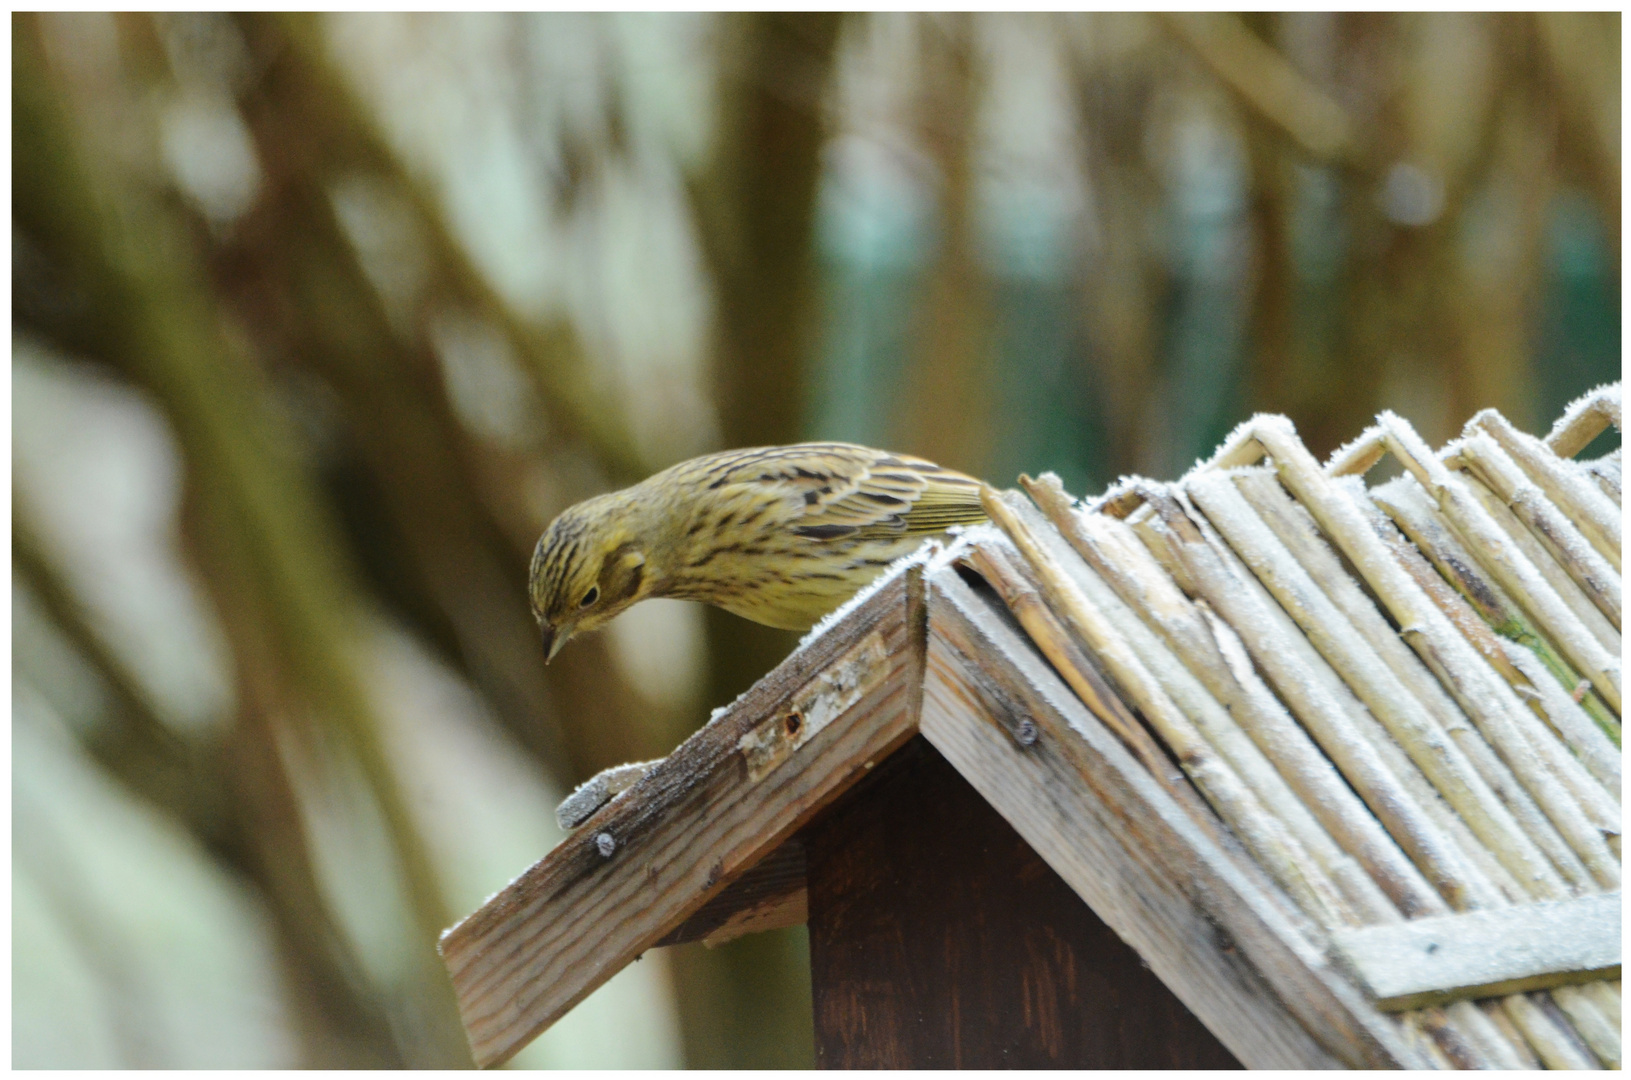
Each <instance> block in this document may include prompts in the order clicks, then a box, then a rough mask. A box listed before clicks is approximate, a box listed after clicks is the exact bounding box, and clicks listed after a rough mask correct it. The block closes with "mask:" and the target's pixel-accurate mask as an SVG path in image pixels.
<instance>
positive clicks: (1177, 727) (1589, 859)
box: [441, 384, 1620, 1068]
mask: <svg viewBox="0 0 1631 1080" xmlns="http://www.w3.org/2000/svg"><path fill="white" fill-rule="evenodd" d="M1619 422H1620V420H1619V386H1618V385H1617V384H1616V385H1614V386H1611V387H1605V388H1601V389H1600V390H1598V391H1594V392H1593V393H1592V394H1590V395H1587V396H1586V397H1585V398H1583V399H1582V400H1581V401H1580V402H1577V403H1576V404H1575V405H1574V406H1572V407H1571V408H1570V410H1569V411H1568V413H1566V414H1565V416H1564V417H1562V418H1561V419H1560V420H1559V422H1558V424H1557V425H1556V427H1554V429H1553V430H1552V432H1551V434H1550V435H1549V436H1547V437H1546V438H1545V439H1537V438H1532V437H1530V436H1528V435H1525V434H1523V433H1522V432H1519V431H1517V430H1516V429H1514V428H1513V427H1512V426H1511V425H1510V424H1509V423H1507V422H1506V421H1505V420H1504V419H1503V418H1501V417H1500V415H1499V414H1496V413H1493V412H1488V411H1486V412H1484V413H1480V414H1479V415H1478V416H1476V417H1474V418H1473V419H1472V420H1471V421H1470V422H1469V423H1468V424H1467V426H1466V428H1465V430H1464V432H1463V434H1462V437H1461V438H1459V439H1457V440H1455V441H1454V442H1452V443H1451V444H1449V445H1448V446H1446V447H1445V448H1443V449H1442V450H1440V451H1438V452H1436V453H1435V452H1433V451H1432V450H1430V449H1429V448H1428V447H1427V445H1426V444H1425V443H1424V442H1423V441H1422V440H1421V439H1420V438H1419V437H1418V436H1417V434H1416V433H1415V431H1414V430H1413V429H1412V428H1411V427H1410V425H1409V424H1408V423H1407V422H1405V421H1404V420H1402V419H1401V418H1399V417H1397V416H1394V415H1392V414H1388V413H1384V414H1382V416H1380V417H1378V419H1377V423H1376V426H1374V427H1373V428H1371V429H1370V430H1368V431H1367V432H1365V433H1364V434H1363V435H1362V436H1361V437H1360V438H1359V439H1357V440H1356V441H1355V442H1354V443H1352V444H1350V445H1349V446H1347V447H1344V448H1343V449H1341V450H1339V451H1338V452H1337V453H1336V454H1335V455H1334V456H1333V457H1332V458H1331V460H1330V461H1329V462H1328V463H1326V464H1325V465H1323V466H1322V465H1320V464H1319V463H1318V462H1316V461H1315V460H1314V458H1313V457H1312V456H1311V455H1310V454H1309V453H1308V451H1307V450H1306V449H1304V448H1303V446H1302V445H1301V443H1300V442H1298V440H1297V438H1296V435H1295V433H1294V431H1293V430H1292V428H1291V425H1290V423H1289V422H1288V421H1286V420H1284V419H1283V418H1280V417H1271V416H1260V417H1256V418H1254V419H1253V420H1251V421H1249V422H1248V423H1246V424H1244V425H1242V426H1241V428H1240V429H1239V430H1237V431H1236V432H1235V433H1234V434H1233V435H1232V436H1231V437H1230V438H1229V439H1228V440H1227V441H1226V442H1225V444H1224V445H1223V446H1222V447H1220V448H1219V450H1218V452H1217V454H1215V455H1214V457H1213V458H1212V459H1211V460H1210V461H1207V462H1205V463H1202V464H1199V465H1197V466H1196V468H1195V469H1194V470H1193V471H1192V472H1191V473H1189V474H1188V475H1187V476H1186V477H1184V478H1183V479H1182V480H1180V481H1178V482H1176V483H1170V484H1163V483H1157V482H1154V481H1147V480H1141V479H1128V480H1124V481H1122V482H1121V483H1119V484H1118V485H1116V487H1114V488H1112V489H1111V491H1109V492H1108V493H1106V494H1105V495H1104V496H1103V497H1101V498H1099V499H1097V500H1094V501H1091V502H1089V503H1085V504H1075V503H1073V502H1072V500H1071V499H1070V498H1069V497H1068V496H1066V495H1065V494H1064V493H1063V491H1062V490H1061V489H1060V488H1059V487H1058V484H1057V481H1056V480H1052V479H1051V478H1049V477H1044V478H1043V479H1042V480H1040V481H1029V480H1027V481H1026V487H1027V489H1028V491H1029V494H1030V495H1031V499H1032V501H1027V500H1026V499H1025V498H1024V496H1022V495H1020V493H1018V492H1008V493H1001V494H999V493H996V492H991V493H989V497H988V504H987V505H988V509H989V510H990V512H991V514H992V517H993V524H992V525H990V526H981V527H980V528H977V529H972V530H968V531H967V532H965V533H963V534H962V535H960V536H958V537H956V538H955V539H954V540H953V541H951V542H950V543H949V544H947V545H945V546H938V545H931V546H929V547H927V548H925V549H924V550H922V551H920V552H919V553H918V554H916V555H914V556H912V557H911V558H909V559H906V560H903V561H902V562H901V563H898V564H896V565H895V566H894V567H892V568H891V569H890V570H889V571H888V572H887V573H886V574H885V575H884V576H883V577H881V578H880V579H879V580H878V581H877V582H876V583H874V585H873V586H872V587H870V588H869V589H868V590H866V591H865V592H864V593H863V594H862V595H860V596H858V597H857V598H856V599H855V600H854V601H852V602H851V603H850V604H848V605H846V606H845V607H844V608H843V609H842V610H840V611H839V612H837V613H835V614H834V615H833V616H831V617H829V619H827V620H826V621H825V622H824V623H823V624H822V625H821V626H819V627H817V628H816V629H815V630H814V631H812V632H811V634H810V635H809V636H808V637H807V638H806V639H805V640H804V641H803V642H802V643H801V644H800V647H799V648H798V649H797V650H795V651H794V652H793V653H792V655H790V656H789V657H788V658H787V659H786V660H785V661H784V662H783V663H782V664H781V665H780V666H778V667H777V668H776V669H775V670H774V671H772V672H771V673H770V674H768V675H767V676H765V677H764V678H763V679H761V680H760V681H759V682H758V683H757V684H756V685H755V686H753V687H752V688H751V689H750V690H749V691H748V692H747V693H745V694H744V695H742V697H741V698H739V699H738V700H737V701H736V702H735V703H734V704H732V705H731V706H730V707H728V708H726V709H723V710H720V711H719V712H718V713H716V714H715V716H714V717H713V718H712V719H711V720H710V721H709V723H708V724H707V725H706V726H704V727H703V728H702V729H701V730H699V731H698V732H697V733H696V734H695V735H693V736H691V738H689V739H687V740H686V741H685V742H684V743H682V744H681V745H680V746H679V747H678V748H677V749H676V750H675V751H674V752H673V753H672V754H670V755H669V756H668V757H667V758H664V759H663V760H661V761H658V762H653V763H649V764H646V765H641V766H634V767H624V768H623V770H621V771H620V772H619V771H616V770H614V771H611V772H609V773H608V774H603V775H602V776H601V777H597V778H596V779H595V780H594V781H591V782H590V784H587V785H585V786H584V787H583V788H581V789H580V790H579V791H578V792H576V793H574V796H573V797H572V798H571V799H568V800H567V802H566V803H564V804H563V806H562V810H561V814H562V816H563V824H566V825H568V826H575V827H574V829H573V831H572V833H571V834H570V835H569V836H568V837H567V839H566V840H564V841H563V842H562V843H561V844H560V845H559V846H558V847H557V848H556V849H555V850H554V851H552V852H550V853H549V854H548V855H547V856H546V857H545V858H544V859H543V860H542V861H540V862H539V863H537V864H536V865H535V866H533V867H532V868H531V869H529V870H528V871H527V872H526V873H524V874H523V875H522V876H521V877H519V878H517V879H516V881H514V882H513V883H512V884H511V885H509V886H508V887H507V888H506V889H504V890H503V891H502V892H500V893H499V894H497V895H496V896H494V897H493V898H492V899H491V900H489V901H488V902H487V903H486V904H485V905H483V906H482V908H481V909H480V910H478V911H477V912H475V913H474V914H472V915H471V916H469V917H468V918H467V919H465V920H464V921H463V922H461V923H460V924H459V925H458V926H456V927H454V928H453V929H452V930H450V931H448V933H447V934H446V935H445V936H444V938H443V941H442V946H441V947H442V953H443V956H444V958H445V960H446V963H447V966H448V969H449V972H450V974H451V976H452V979H453V983H454V987H455V989H456V991H457V994H458V999H459V1005H460V1009H461V1014H462V1017H463V1019H464V1023H465V1027H466V1030H467V1033H468V1034H469V1037H470V1042H471V1046H472V1049H473V1051H474V1054H475V1057H476V1060H477V1062H478V1063H479V1064H482V1065H491V1064H496V1063H499V1062H502V1061H504V1060H506V1059H507V1058H508V1057H509V1056H510V1055H512V1054H513V1053H514V1052H515V1051H516V1050H518V1049H519V1048H520V1047H521V1046H523V1045H525V1044H526V1042H527V1041H528V1040H530V1039H531V1038H533V1037H534V1036H535V1035H537V1034H538V1033H539V1032H540V1031H542V1030H543V1029H544V1028H545V1027H547V1026H549V1025H550V1024H551V1023H553V1022H554V1021H555V1020H557V1019H558V1018H559V1017H561V1016H562V1015H564V1014H565V1013H566V1012H567V1011H568V1010H570V1009H571V1008H572V1007H573V1006H574V1005H575V1004H576V1003H577V1002H579V1001H580V1000H582V999H583V998H584V997H585V996H587V995H588V994H589V993H590V992H591V991H593V990H594V989H595V988H596V987H598V986H599V985H601V984H602V983H603V982H605V981H606V980H607V979H608V978H610V977H611V976H612V975H613V974H615V973H616V972H617V971H618V970H620V969H621V968H622V967H623V966H624V965H626V964H627V963H629V962H630V961H632V960H634V959H636V958H637V957H638V956H639V955H640V954H641V953H642V952H643V951H644V950H646V949H648V948H652V947H654V946H657V945H663V944H669V943H675V942H681V941H692V940H708V941H720V940H727V939H729V938H730V937H733V936H736V935H738V934H740V933H746V932H750V931H754V930H761V929H768V928H771V927H775V926H784V925H789V924H792V923H796V922H801V921H803V918H804V894H803V883H804V867H803V863H802V854H801V849H800V848H799V846H798V845H797V844H787V843H785V841H787V840H788V839H789V838H790V837H792V836H793V835H794V834H795V833H796V832H797V831H798V830H799V828H800V827H801V826H803V825H804V824H805V823H807V822H809V821H810V820H811V819H812V818H813V817H814V816H815V815H816V814H817V813H818V812H819V811H820V810H821V809H822V808H823V807H824V806H826V805H828V804H829V803H830V802H831V801H832V800H833V799H834V798H836V797H837V796H838V795H839V794H841V793H842V792H843V791H844V790H845V789H847V788H848V787H849V786H850V785H851V784H853V783H854V782H855V781H856V780H858V779H859V778H860V777H862V776H864V775H865V774H866V773H867V772H868V770H870V769H872V768H873V767H874V766H876V765H877V764H878V763H879V762H880V761H882V760H883V759H884V758H886V757H887V756H888V755H889V754H890V753H892V752H893V751H894V750H896V749H897V748H899V747H900V746H901V745H902V744H903V743H905V742H906V740H908V739H909V738H911V737H912V736H913V735H915V734H919V733H921V734H922V735H923V736H924V737H925V738H926V739H927V740H928V741H929V742H930V743H931V744H933V745H934V746H935V748H936V749H937V750H938V751H939V752H940V753H941V754H942V755H943V756H944V757H945V758H946V759H947V760H948V761H949V762H950V763H951V764H952V765H953V766H954V767H955V768H956V769H957V770H958V771H959V772H960V773H961V774H962V776H963V777H964V778H965V779H966V780H967V781H968V782H969V784H970V785H972V786H973V788H974V789H975V790H976V791H978V792H979V793H980V795H981V796H983V797H984V798H985V799H986V801H988V802H989V803H990V804H991V805H992V806H993V807H994V808H995V809H996V810H997V811H999V812H1000V813H1001V815H1002V816H1003V817H1004V818H1005V819H1007V821H1008V822H1009V823H1010V824H1012V825H1013V827H1014V828H1015V829H1016V830H1017V831H1018V833H1019V834H1020V835H1021V836H1022V837H1023V838H1024V839H1025V840H1026V842H1027V843H1029V844H1030V845H1031V847H1033V848H1034V849H1035V850H1036V852H1037V853H1038V854H1039V855H1040V856H1041V857H1042V858H1043V859H1044V860H1045V861H1046V862H1047V863H1048V864H1049V865H1050V866H1052V868H1053V869H1054V870H1055V871H1056V872H1057V873H1058V874H1059V876H1060V877H1061V878H1062V879H1063V880H1064V881H1065V882H1066V883H1067V884H1068V885H1069V886H1070V887H1071V888H1072V889H1074V890H1075V891H1076V892H1077V894H1079V895H1080V896H1081V897H1082V899H1083V900H1084V901H1085V902H1086V903H1087V904H1088V905H1090V906H1091V907H1092V909H1093V910H1094V911H1095V912H1096V913H1097V915H1098V916H1099V918H1101V919H1102V920H1103V921H1104V922H1105V923H1107V924H1108V925H1109V926H1110V927H1111V928H1113V929H1114V930H1115V931H1116V933H1117V934H1119V935H1120V936H1121V937H1122V938H1123V940H1125V941H1126V942H1127V943H1128V944H1130V945H1132V946H1133V947H1134V948H1135V949H1136V950H1137V951H1138V952H1139V953H1140V955H1141V956H1142V957H1143V959H1144V960H1145V961H1146V962H1147V963H1148V964H1149V966H1150V968H1151V969H1152V970H1153V971H1154V972H1155V973H1156V975H1158V976H1159V977H1160V978H1161V979H1162V981H1163V982H1164V983H1165V984H1166V985H1167V986H1168V988H1169V989H1171V990H1172V992H1173V993H1174V994H1175V995H1177V996H1178V997H1179V998H1180V999H1181V1000H1182V1001H1183V1002H1184V1003H1185V1005H1186V1006H1188V1008H1189V1009H1190V1010H1191V1011H1192V1012H1193V1013H1194V1014H1195V1015H1196V1016H1197V1017H1199V1018H1200V1019H1201V1021H1202V1022H1203V1023H1205V1024H1206V1025H1207V1027H1209V1028H1210V1029H1211V1030H1212V1032H1213V1033H1214V1034H1216V1035H1217V1036H1218V1038H1219V1039H1220V1040H1221V1041H1222V1042H1223V1043H1224V1044H1225V1045H1226V1046H1227V1047H1228V1048H1229V1049H1230V1050H1231V1051H1232V1052H1233V1053H1234V1054H1235V1055H1236V1057H1238V1058H1239V1059H1240V1060H1241V1061H1242V1062H1243V1063H1245V1064H1247V1065H1248V1066H1252V1067H1282V1068H1294V1067H1309V1066H1329V1065H1348V1066H1355V1067H1384V1066H1405V1067H1452V1066H1471V1065H1485V1066H1490V1065H1493V1066H1497V1067H1500V1066H1506V1067H1525V1066H1530V1067H1532V1066H1534V1065H1536V1064H1544V1065H1547V1066H1549V1067H1556V1066H1562V1065H1575V1066H1585V1067H1598V1066H1600V1065H1603V1064H1612V1065H1615V1066H1617V1065H1618V1063H1619V982H1618V979H1619V964H1620V956H1619V925H1620V918H1619V872H1620V809H1619V790H1620V780H1619V775H1620V773H1619V770H1620V748H1619V740H1620V699H1619V695H1620V668H1619V625H1620V615H1619V612H1620V578H1619V573H1620V566H1619V547H1620V539H1619V512H1620V509H1619V503H1620V469H1619V461H1620V454H1619V451H1618V450H1616V451H1614V452H1613V454H1611V455H1609V456H1607V457H1605V458H1601V459H1597V460H1595V461H1591V462H1579V461H1575V460H1572V455H1574V454H1576V453H1578V452H1579V451H1580V450H1582V449H1583V448H1584V447H1585V446H1586V445H1587V444H1588V443H1589V442H1590V441H1591V440H1592V438H1593V437H1594V436H1595V435H1597V434H1598V433H1599V432H1601V431H1602V430H1603V429H1604V428H1606V427H1607V426H1608V425H1609V424H1610V423H1612V424H1613V425H1614V426H1615V427H1616V428H1618V426H1619ZM1390 455H1391V456H1392V457H1394V458H1396V459H1397V461H1398V463H1399V464H1400V465H1402V466H1403V470H1404V471H1403V473H1402V475H1400V476H1399V477H1398V478H1397V479H1394V480H1391V481H1388V482H1386V483H1382V484H1379V485H1376V486H1373V487H1366V486H1365V484H1364V482H1363V476H1364V474H1365V473H1367V472H1368V471H1369V470H1370V469H1372V468H1373V467H1374V466H1375V465H1376V464H1378V462H1380V461H1381V460H1382V459H1383V458H1384V457H1387V456H1390ZM1610 980H1612V981H1610ZM1547 988H1549V989H1547Z"/></svg>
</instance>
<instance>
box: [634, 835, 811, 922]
mask: <svg viewBox="0 0 1631 1080" xmlns="http://www.w3.org/2000/svg"><path fill="white" fill-rule="evenodd" d="M804 878H805V858H804V842H803V841H802V840H800V839H799V838H798V837H796V836H795V837H792V838H790V839H788V840H786V841H784V842H783V843H782V846H781V847H779V848H777V849H776V850H775V851H773V852H771V853H770V854H769V855H766V856H765V857H764V858H762V859H760V860H759V862H758V863H757V864H756V865H755V866H754V867H753V869H751V870H749V871H747V872H746V873H744V874H743V875H742V876H741V877H739V878H737V879H736V880H735V881H734V882H732V883H731V884H730V885H729V886H728V887H727V888H726V889H725V890H724V891H723V892H721V893H720V894H719V895H718V896H716V897H714V898H713V899H712V900H710V901H708V902H707V903H706V904H703V905H702V907H701V908H699V909H698V910H697V913H696V914H695V915H692V916H691V917H690V918H689V919H686V920H685V921H684V922H683V923H681V924H680V925H679V926H677V927H675V928H674V930H673V931H672V932H671V933H669V934H668V936H666V937H664V938H663V939H662V940H661V941H659V942H657V944H658V945H682V944H684V943H685V942H687V941H700V942H702V943H703V944H705V945H719V944H722V943H724V942H726V941H730V940H732V939H733V938H737V937H741V936H742V935H743V934H751V933H756V932H758V931H760V930H778V929H780V928H782V927H784V926H798V925H799V924H800V923H802V922H804V918H805V912H806V910H807V907H806V901H805V889H804Z"/></svg>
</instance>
